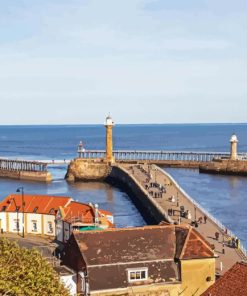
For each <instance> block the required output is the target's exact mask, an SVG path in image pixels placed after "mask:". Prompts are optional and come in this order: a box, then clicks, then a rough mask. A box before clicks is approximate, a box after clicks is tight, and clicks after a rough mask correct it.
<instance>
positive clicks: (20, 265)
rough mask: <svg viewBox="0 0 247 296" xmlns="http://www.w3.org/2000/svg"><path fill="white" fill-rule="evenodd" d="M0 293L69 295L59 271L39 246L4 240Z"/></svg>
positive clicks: (0, 245)
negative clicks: (37, 247)
mask: <svg viewBox="0 0 247 296" xmlns="http://www.w3.org/2000/svg"><path fill="white" fill-rule="evenodd" d="M0 295H6V296H7V295H9V296H15V295H18V296H24V295H25V296H31V295H32V296H34V295H35V296H41V295H42V296H46V295H47V296H53V295H54V296H61V295H62V296H68V295H69V293H68V291H67V290H66V289H65V288H64V286H63V285H62V283H61V282H60V280H59V276H58V274H57V273H56V272H55V271H54V270H53V268H52V266H51V265H50V264H49V263H48V262H47V261H46V260H45V259H44V258H43V257H42V256H41V254H40V252H39V251H38V250H36V249H26V248H21V247H20V246H19V245H18V244H17V243H15V242H11V241H10V240H8V239H5V238H4V239H0Z"/></svg>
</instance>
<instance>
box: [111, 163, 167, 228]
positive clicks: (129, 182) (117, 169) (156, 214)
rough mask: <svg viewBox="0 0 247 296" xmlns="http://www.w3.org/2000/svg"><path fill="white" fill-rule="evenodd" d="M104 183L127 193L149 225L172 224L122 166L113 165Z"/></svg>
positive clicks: (164, 212) (161, 209) (154, 201)
mask: <svg viewBox="0 0 247 296" xmlns="http://www.w3.org/2000/svg"><path fill="white" fill-rule="evenodd" d="M106 181H107V182H108V183H110V184H112V185H114V186H117V187H120V188H122V189H123V190H124V191H125V192H127V193H128V194H129V196H130V198H131V199H132V201H133V203H134V204H135V205H136V207H137V208H138V210H139V212H140V213H141V215H142V216H143V218H144V219H145V221H146V222H147V223H149V224H159V223H160V222H162V221H165V222H167V223H171V224H173V220H172V219H171V218H170V217H169V216H168V214H167V212H166V211H165V210H164V209H163V208H162V207H161V206H160V205H159V204H158V203H157V201H156V200H155V199H153V198H152V197H150V196H149V194H148V192H147V191H146V190H145V189H144V188H143V186H142V184H141V183H139V181H138V180H137V179H136V178H134V177H133V175H132V174H131V172H130V171H128V170H127V169H125V168H124V167H123V166H118V165H114V166H113V167H112V170H111V173H110V174H109V176H108V177H107V178H106Z"/></svg>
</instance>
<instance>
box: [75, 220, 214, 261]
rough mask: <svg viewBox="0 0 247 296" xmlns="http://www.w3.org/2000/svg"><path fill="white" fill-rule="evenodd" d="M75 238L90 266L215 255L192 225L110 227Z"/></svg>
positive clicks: (76, 235)
mask: <svg viewBox="0 0 247 296" xmlns="http://www.w3.org/2000/svg"><path fill="white" fill-rule="evenodd" d="M181 234H182V235H181ZM179 236H183V237H184V239H182V240H180V239H179ZM74 238H75V240H76V242H77V244H78V246H79V249H80V251H81V253H82V254H83V258H84V260H85V261H86V264H87V265H88V266H90V265H101V264H114V263H125V262H136V261H139V262H141V261H149V260H150V261H152V260H163V259H166V260H174V258H178V259H195V258H212V257H214V252H213V250H212V249H211V248H210V246H209V244H208V243H207V242H206V241H205V239H204V238H203V237H201V236H200V235H199V234H198V232H197V231H196V230H195V229H193V228H192V227H189V226H181V225H180V226H179V227H177V226H175V225H164V226H145V227H135V228H122V229H121V228H118V229H106V230H104V231H88V232H84V233H83V232H82V233H74Z"/></svg>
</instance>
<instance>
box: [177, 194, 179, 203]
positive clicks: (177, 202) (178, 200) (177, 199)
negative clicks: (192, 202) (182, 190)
mask: <svg viewBox="0 0 247 296" xmlns="http://www.w3.org/2000/svg"><path fill="white" fill-rule="evenodd" d="M177 207H179V197H178V191H177Z"/></svg>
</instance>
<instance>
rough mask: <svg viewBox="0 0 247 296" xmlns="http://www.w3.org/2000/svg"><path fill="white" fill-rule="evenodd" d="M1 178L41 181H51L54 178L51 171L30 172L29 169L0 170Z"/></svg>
mask: <svg viewBox="0 0 247 296" xmlns="http://www.w3.org/2000/svg"><path fill="white" fill-rule="evenodd" d="M0 178H8V179H17V180H30V181H39V182H50V181H51V180H52V176H51V173H49V172H31V171H30V172H28V171H11V170H0Z"/></svg>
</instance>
